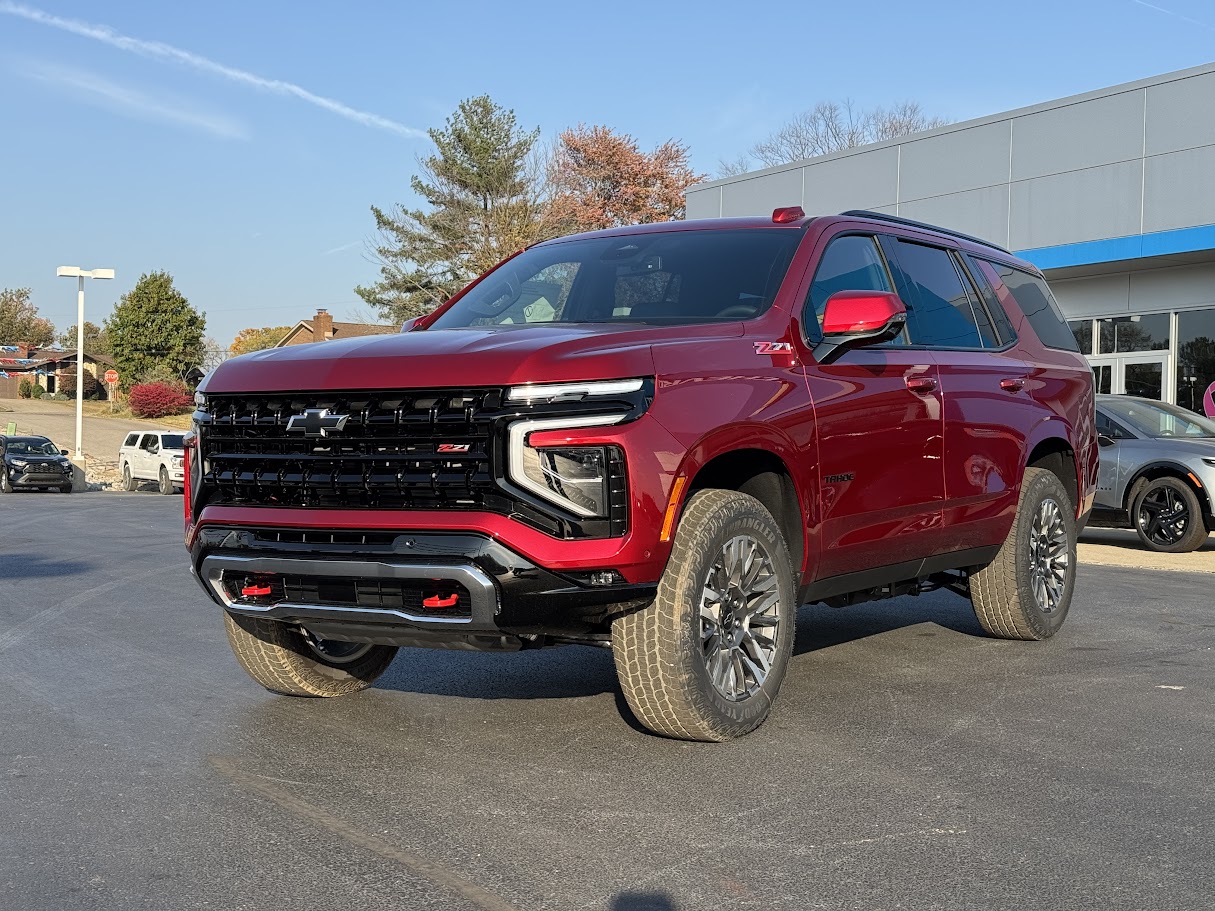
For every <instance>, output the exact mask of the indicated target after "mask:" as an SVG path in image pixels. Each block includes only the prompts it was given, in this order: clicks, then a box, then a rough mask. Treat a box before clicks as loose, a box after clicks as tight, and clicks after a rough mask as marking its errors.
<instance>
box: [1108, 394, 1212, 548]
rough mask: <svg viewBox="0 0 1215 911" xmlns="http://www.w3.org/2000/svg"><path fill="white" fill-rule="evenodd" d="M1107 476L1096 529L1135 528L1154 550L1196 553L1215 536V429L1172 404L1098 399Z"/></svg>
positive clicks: (1130, 398) (1118, 397) (1125, 398)
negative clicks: (1214, 507) (1214, 505)
mask: <svg viewBox="0 0 1215 911" xmlns="http://www.w3.org/2000/svg"><path fill="white" fill-rule="evenodd" d="M1097 433H1098V434H1099V441H1100V443H1101V470H1100V473H1099V477H1098V481H1097V501H1096V504H1095V506H1094V509H1093V515H1092V518H1091V520H1090V522H1089V524H1090V525H1096V526H1105V527H1113V528H1133V529H1135V531H1136V532H1137V533H1138V534H1139V540H1141V541H1142V542H1143V544H1144V546H1146V547H1147V548H1149V549H1151V550H1158V551H1167V552H1169V553H1182V552H1185V551H1191V550H1196V549H1197V548H1199V547H1201V546H1202V544H1203V543H1204V542H1205V541H1206V539H1207V533H1208V531H1209V530H1210V529H1212V528H1215V520H1213V519H1212V514H1211V494H1210V491H1211V489H1212V488H1213V487H1215V421H1211V420H1210V419H1208V418H1204V417H1202V416H1200V415H1197V414H1195V413H1194V412H1192V411H1188V410H1186V409H1185V408H1179V407H1178V406H1176V405H1169V404H1167V403H1165V402H1157V401H1154V400H1152V399H1141V398H1136V397H1135V396H1129V395H1099V396H1097Z"/></svg>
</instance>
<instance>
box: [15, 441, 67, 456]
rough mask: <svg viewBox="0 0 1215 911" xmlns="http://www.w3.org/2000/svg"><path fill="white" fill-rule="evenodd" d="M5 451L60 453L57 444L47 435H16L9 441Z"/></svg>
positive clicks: (16, 452) (26, 453) (37, 453)
mask: <svg viewBox="0 0 1215 911" xmlns="http://www.w3.org/2000/svg"><path fill="white" fill-rule="evenodd" d="M4 451H5V452H6V453H8V454H9V455H56V456H57V455H59V450H58V449H57V448H56V446H55V444H54V443H52V442H51V441H50V440H48V439H47V438H46V437H16V438H15V439H11V440H9V441H8V444H7V445H6V446H5V448H4Z"/></svg>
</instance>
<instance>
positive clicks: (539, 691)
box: [376, 592, 986, 730]
mask: <svg viewBox="0 0 1215 911" xmlns="http://www.w3.org/2000/svg"><path fill="white" fill-rule="evenodd" d="M925 624H928V625H936V626H939V627H941V628H943V629H946V630H952V631H953V632H956V633H961V634H964V635H968V636H977V637H984V638H985V637H986V634H985V633H984V632H983V629H982V627H981V626H979V623H978V621H977V620H976V619H975V615H974V611H973V610H972V608H971V606H970V602H969V601H968V600H966V599H965V598H961V597H959V596H957V595H955V594H952V593H950V592H932V593H929V594H926V595H921V596H918V597H914V598H913V597H906V596H904V597H901V598H895V599H891V600H887V601H872V602H867V603H864V604H859V605H856V606H853V607H848V608H829V607H823V606H821V605H819V606H815V605H811V606H804V607H802V608H801V609H800V610H799V611H798V619H797V639H796V642H795V645H794V649H793V654H794V656H797V655H804V654H807V653H809V652H815V651H821V650H823V649H827V648H833V647H837V646H842V645H846V644H848V643H851V642H855V641H857V640H860V639H867V638H869V637H872V636H880V635H883V634H885V633H891V632H894V631H896V630H900V629H904V628H906V627H910V626H917V625H925ZM376 688H377V689H389V690H398V691H400V692H411V693H419V694H427V695H432V696H462V697H468V698H473V699H578V698H585V697H589V696H598V695H602V694H604V693H615V694H616V695H617V702H618V705H619V707H620V709H621V714H623V715H625V716H626V717H627V718H631V713H629V712H628V710H627V706H626V704H625V702H624V699H623V697H621V696H620V695H619V687H618V685H617V683H616V667H615V663H614V662H613V660H612V653H611V651H610V650H609V649H603V648H592V647H589V646H578V645H572V646H565V647H562V648H555V649H536V650H534V651H523V652H464V651H454V650H452V651H449V650H434V649H401V652H400V654H399V656H398V658H397V660H396V661H395V662H393V665H392V667H390V668H389V670H388V672H387V673H386V674H385V675H384V676H383V677H381V678H380V680H379V681H377V683H376ZM638 729H639V730H640V727H639V728H638Z"/></svg>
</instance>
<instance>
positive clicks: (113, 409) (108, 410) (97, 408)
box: [42, 399, 194, 430]
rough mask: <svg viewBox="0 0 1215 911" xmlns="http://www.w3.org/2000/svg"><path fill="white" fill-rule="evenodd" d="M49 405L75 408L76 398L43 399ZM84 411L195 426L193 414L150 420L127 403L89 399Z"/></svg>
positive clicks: (94, 415) (165, 424) (174, 426)
mask: <svg viewBox="0 0 1215 911" xmlns="http://www.w3.org/2000/svg"><path fill="white" fill-rule="evenodd" d="M42 401H43V402H45V403H46V404H48V405H60V406H62V407H63V408H64V410H68V409H71V410H73V411H74V410H75V409H76V402H75V400H69V401H66V402H61V401H59V400H57V399H42ZM84 413H85V414H87V415H88V416H89V417H91V418H122V419H124V420H127V421H143V422H144V423H147V424H155V425H157V426H159V427H169V428H172V429H174V430H189V429H190V428H191V427H193V426H194V421H193V415H192V414H171V415H169V416H167V417H163V418H156V419H155V420H148V419H147V418H137V417H135V416H134V415H133V414H131V409H129V408H127V406H126V405H118V404H111V403H110V402H94V401H90V400H88V399H86V400H85V402H84Z"/></svg>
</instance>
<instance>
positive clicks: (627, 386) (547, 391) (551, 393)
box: [506, 378, 645, 403]
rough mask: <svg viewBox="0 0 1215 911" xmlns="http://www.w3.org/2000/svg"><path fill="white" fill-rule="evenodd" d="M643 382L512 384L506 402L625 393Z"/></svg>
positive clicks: (561, 400) (638, 387)
mask: <svg viewBox="0 0 1215 911" xmlns="http://www.w3.org/2000/svg"><path fill="white" fill-rule="evenodd" d="M644 384H645V380H643V379H641V378H637V379H631V380H596V381H593V382H589V383H539V384H536V385H529V386H512V387H511V388H510V389H508V390H507V391H506V400H507V401H508V402H528V403H535V402H568V401H575V402H576V401H581V400H582V399H584V398H588V397H590V396H600V395H627V394H628V393H630V392H636V391H637V390H639V389H640V388H641V387H642V386H643V385H644Z"/></svg>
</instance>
